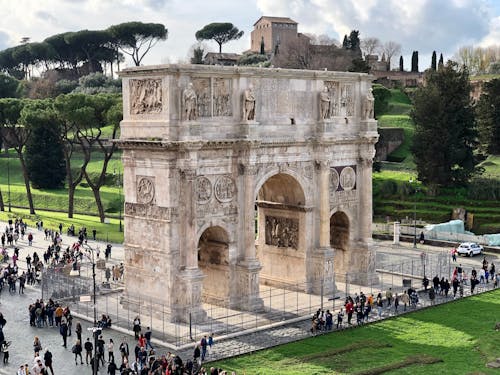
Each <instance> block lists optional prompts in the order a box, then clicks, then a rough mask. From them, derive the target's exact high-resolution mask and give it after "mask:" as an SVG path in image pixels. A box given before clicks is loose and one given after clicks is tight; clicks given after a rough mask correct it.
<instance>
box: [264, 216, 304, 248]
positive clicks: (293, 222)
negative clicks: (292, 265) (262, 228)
mask: <svg viewBox="0 0 500 375" xmlns="http://www.w3.org/2000/svg"><path fill="white" fill-rule="evenodd" d="M266 245H272V246H276V247H291V248H292V249H298V245H299V220H298V219H289V218H285V217H276V216H266Z"/></svg>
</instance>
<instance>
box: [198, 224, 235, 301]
mask: <svg viewBox="0 0 500 375" xmlns="http://www.w3.org/2000/svg"><path fill="white" fill-rule="evenodd" d="M198 268H199V269H200V270H201V271H202V272H203V274H204V276H205V278H204V279H203V291H202V298H203V301H204V302H210V303H215V304H224V301H225V300H227V299H228V298H229V294H230V272H229V269H230V267H229V235H228V233H227V232H226V230H225V229H224V228H222V227H220V226H212V227H209V228H207V229H205V230H204V231H203V233H202V234H201V236H200V239H199V241H198Z"/></svg>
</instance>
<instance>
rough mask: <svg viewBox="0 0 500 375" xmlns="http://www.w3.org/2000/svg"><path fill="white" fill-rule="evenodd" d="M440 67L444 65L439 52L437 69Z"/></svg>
mask: <svg viewBox="0 0 500 375" xmlns="http://www.w3.org/2000/svg"><path fill="white" fill-rule="evenodd" d="M442 67H444V61H443V54H442V53H441V54H440V55H439V63H438V69H441V68H442Z"/></svg>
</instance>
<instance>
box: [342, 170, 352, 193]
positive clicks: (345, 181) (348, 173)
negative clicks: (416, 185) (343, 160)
mask: <svg viewBox="0 0 500 375" xmlns="http://www.w3.org/2000/svg"><path fill="white" fill-rule="evenodd" d="M340 185H341V186H342V189H343V190H346V191H349V190H352V189H354V187H355V186H356V172H355V171H354V168H352V167H345V168H343V169H342V172H340Z"/></svg>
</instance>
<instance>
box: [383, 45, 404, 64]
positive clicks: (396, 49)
mask: <svg viewBox="0 0 500 375" xmlns="http://www.w3.org/2000/svg"><path fill="white" fill-rule="evenodd" d="M382 51H383V52H384V53H385V57H386V59H387V65H388V68H389V70H391V59H392V57H393V56H394V55H399V54H400V53H401V44H399V43H396V42H393V41H388V42H385V43H384V45H383V46H382Z"/></svg>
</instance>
